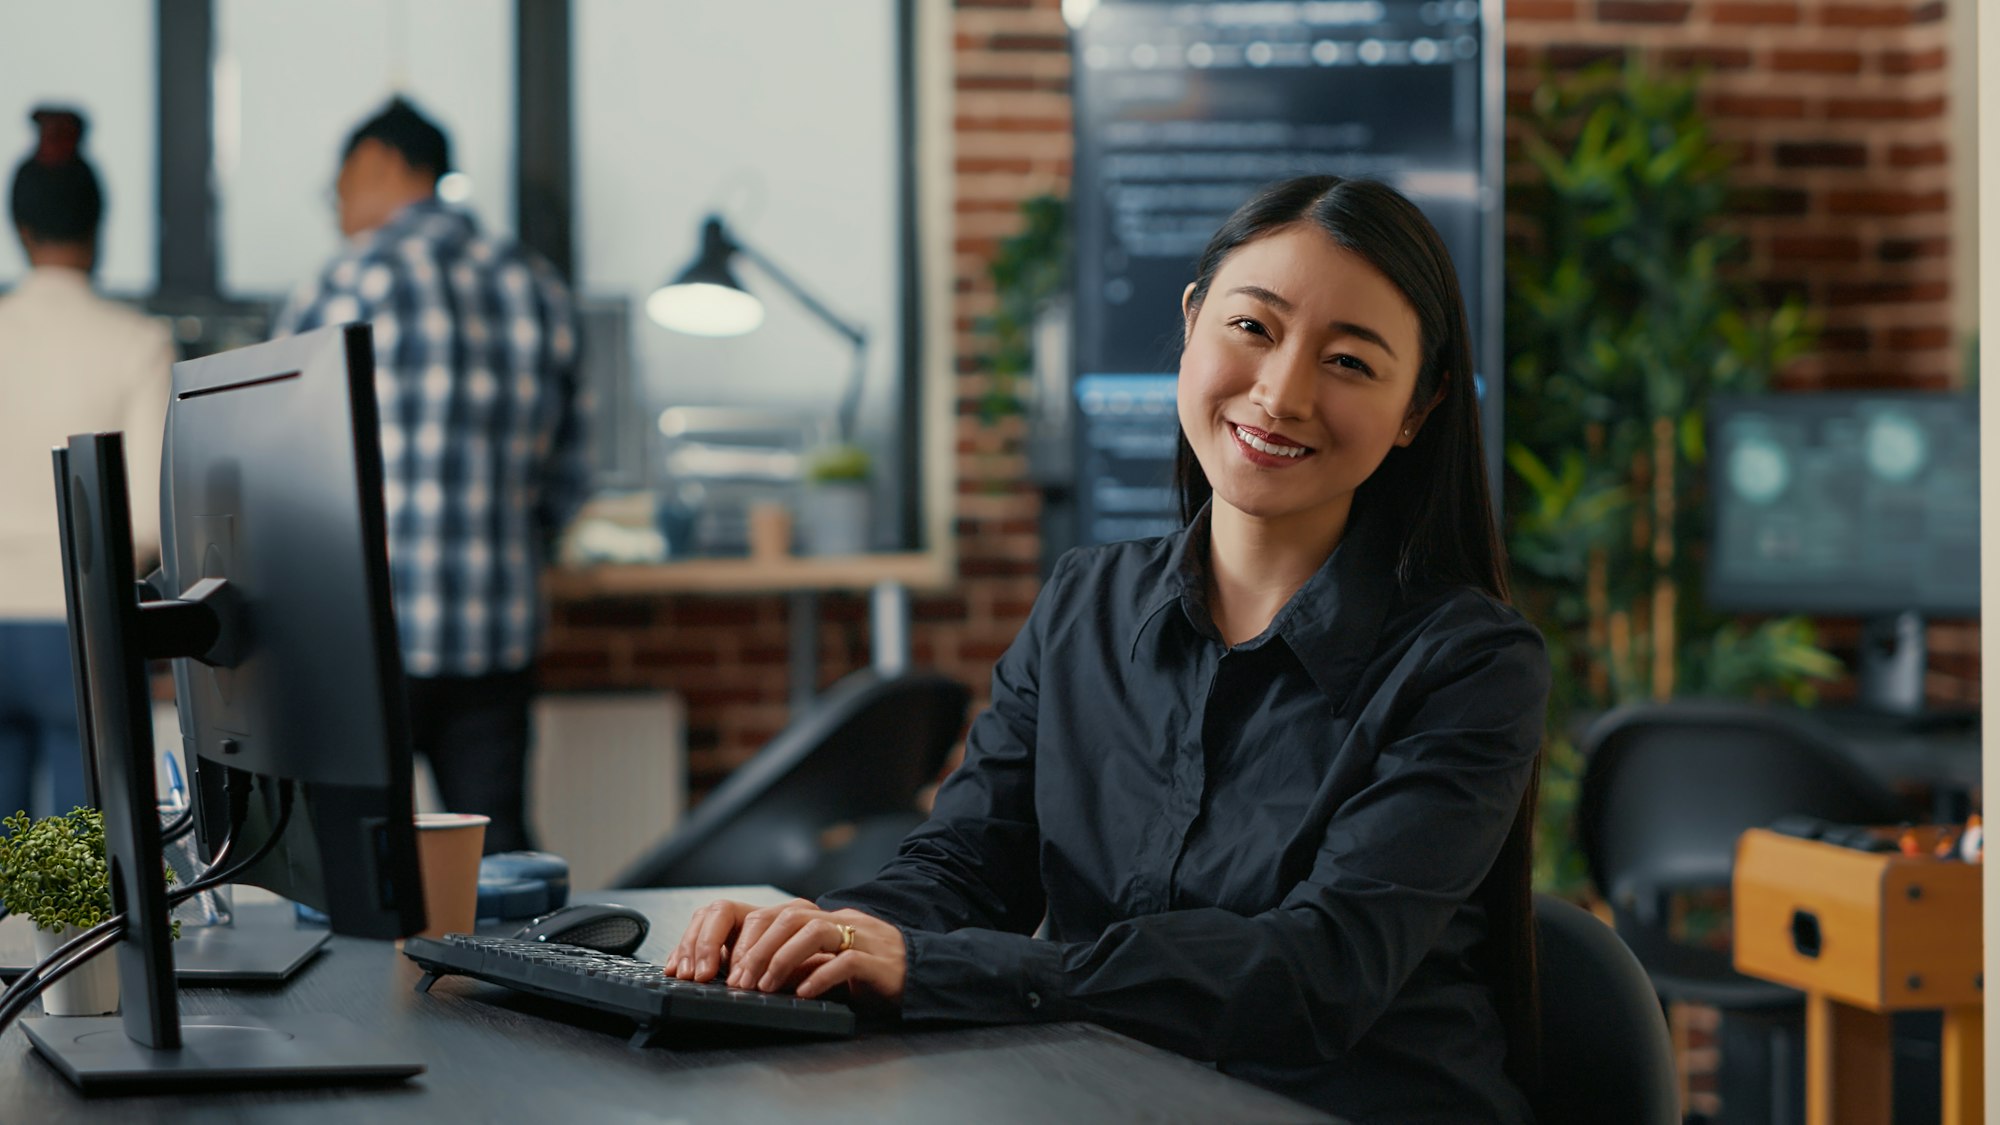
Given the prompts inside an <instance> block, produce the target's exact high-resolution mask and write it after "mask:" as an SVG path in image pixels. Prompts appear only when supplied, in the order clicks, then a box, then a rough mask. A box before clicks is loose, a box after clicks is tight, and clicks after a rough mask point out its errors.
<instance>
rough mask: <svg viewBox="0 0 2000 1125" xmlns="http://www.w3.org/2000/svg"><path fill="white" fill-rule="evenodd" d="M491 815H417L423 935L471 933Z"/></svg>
mask: <svg viewBox="0 0 2000 1125" xmlns="http://www.w3.org/2000/svg"><path fill="white" fill-rule="evenodd" d="M492 819H493V818H492V817H488V816H481V815H480V814H478V813H418V814H417V866H418V867H419V868H421V869H422V872H423V878H424V920H425V923H426V925H425V926H424V928H423V930H422V931H421V932H420V933H419V934H418V936H419V937H438V936H440V935H443V934H469V933H471V932H472V926H473V922H474V921H475V920H476V919H477V915H478V910H479V857H480V854H481V853H482V852H483V851H484V850H485V847H486V826H487V824H489V823H491V822H492Z"/></svg>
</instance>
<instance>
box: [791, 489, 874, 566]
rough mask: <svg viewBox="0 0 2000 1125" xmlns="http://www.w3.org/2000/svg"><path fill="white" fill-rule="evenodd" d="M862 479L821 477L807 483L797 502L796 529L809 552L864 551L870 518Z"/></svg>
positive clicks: (811, 553)
mask: <svg viewBox="0 0 2000 1125" xmlns="http://www.w3.org/2000/svg"><path fill="white" fill-rule="evenodd" d="M869 500H870V495H869V489H868V485H867V483H866V482H860V481H856V482H847V481H823V482H819V483H815V484H812V485H810V486H808V487H807V488H806V490H805V495H804V498H803V500H802V502H801V503H800V505H799V507H800V509H801V510H800V513H799V531H800V538H801V539H802V540H804V546H805V552H806V553H807V554H809V555H865V554H867V553H868V538H869V532H870V530H871V529H872V528H873V527H874V524H873V523H872V522H871V512H870V504H869Z"/></svg>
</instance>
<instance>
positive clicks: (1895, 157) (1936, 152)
mask: <svg viewBox="0 0 2000 1125" xmlns="http://www.w3.org/2000/svg"><path fill="white" fill-rule="evenodd" d="M1948 155H1949V154H1948V152H1947V150H1946V149H1945V147H1944V144H1943V142H1940V141H1932V142H1931V143H1930V144H1924V145H1890V146H1889V163H1890V165H1891V166H1893V167H1896V168H1921V167H1928V166H1930V165H1935V164H1943V163H1944V162H1945V161H1946V159H1947V158H1948Z"/></svg>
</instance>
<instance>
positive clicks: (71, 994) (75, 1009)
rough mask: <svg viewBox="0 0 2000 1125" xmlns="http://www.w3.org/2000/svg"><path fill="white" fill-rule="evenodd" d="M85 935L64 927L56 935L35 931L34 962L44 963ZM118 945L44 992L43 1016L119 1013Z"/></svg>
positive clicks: (76, 969) (73, 971) (109, 948)
mask: <svg viewBox="0 0 2000 1125" xmlns="http://www.w3.org/2000/svg"><path fill="white" fill-rule="evenodd" d="M81 932H82V931H80V930H78V929H77V928H76V927H74V926H64V927H63V928H62V929H60V930H56V931H54V932H51V931H48V930H44V929H42V928H41V927H39V926H37V927H35V960H37V961H41V960H42V959H44V958H46V957H47V956H48V955H49V954H51V953H54V952H55V951H56V949H57V948H58V947H59V946H61V945H62V944H63V943H64V942H66V941H68V940H69V939H71V938H73V937H75V936H76V935H77V934H79V933H81ZM117 948H118V947H117V946H116V945H112V946H110V947H108V948H106V949H104V950H102V951H100V952H99V953H98V954H97V955H96V956H95V957H92V958H91V959H90V960H88V961H85V962H84V963H83V964H81V965H78V966H77V967H76V968H74V969H71V970H70V971H69V974H68V975H66V976H64V977H63V978H62V979H61V980H59V981H56V982H55V983H54V984H52V985H50V986H48V987H47V988H45V989H43V990H42V1013H43V1014H44V1015H50V1016H108V1015H110V1014H111V1013H113V1012H116V1011H117V1010H118V955H117V953H116V952H115V951H116V950H117Z"/></svg>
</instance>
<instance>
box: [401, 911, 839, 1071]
mask: <svg viewBox="0 0 2000 1125" xmlns="http://www.w3.org/2000/svg"><path fill="white" fill-rule="evenodd" d="M403 956H405V957H408V958H409V959H410V960H412V961H415V962H416V963H417V965H418V966H419V967H421V968H422V969H423V970H424V973H425V976H424V979H423V980H421V981H419V982H418V983H417V991H419V992H428V991H430V987H431V985H432V984H433V983H434V982H436V980H437V979H438V978H439V977H444V976H466V977H476V978H478V979H479V980H483V981H488V982H491V983H493V984H499V985H505V986H506V987H508V988H511V989H514V990H516V991H519V992H532V993H534V994H535V995H537V996H547V997H551V998H553V999H556V1000H564V1001H568V1002H569V1003H571V1004H576V1005H580V1006H582V1007H585V1008H594V1009H596V1010H597V1011H600V1012H610V1013H612V1014H614V1015H620V1016H626V1017H629V1018H631V1019H633V1020H637V1021H638V1024H639V1027H638V1031H637V1032H636V1033H635V1034H634V1035H633V1037H632V1042H633V1045H634V1046H650V1045H651V1044H652V1043H653V1042H654V1041H655V1039H656V1037H657V1036H658V1035H659V1034H660V1033H661V1032H663V1031H665V1030H666V1029H667V1028H669V1027H671V1026H682V1027H686V1026H688V1025H693V1024H708V1025H715V1024H726V1025H728V1026H731V1027H744V1028H762V1029H768V1030H771V1031H777V1032H786V1033H792V1034H797V1035H819V1036H842V1035H852V1034H854V1012H853V1011H852V1010H851V1009H849V1008H847V1007H845V1006H843V1005H840V1004H835V1003H831V1002H829V1001H826V1000H801V999H799V998H798V997H796V996H784V995H778V994H773V993H766V992H752V991H749V990H746V989H741V988H729V987H727V986H725V985H721V984H698V983H696V982H694V981H685V980H679V979H676V978H674V977H670V976H668V975H667V974H666V971H665V970H664V969H662V968H661V967H660V966H658V965H655V964H653V963H652V962H650V961H640V960H637V959H635V958H631V957H619V956H617V955H616V954H611V953H599V952H598V951H596V950H594V949H585V948H583V947H582V946H580V945H561V944H558V943H556V942H542V941H524V940H522V939H520V938H506V937H480V936H477V935H474V934H446V935H444V936H443V937H442V938H420V937H413V938H407V939H405V940H404V942H403Z"/></svg>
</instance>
